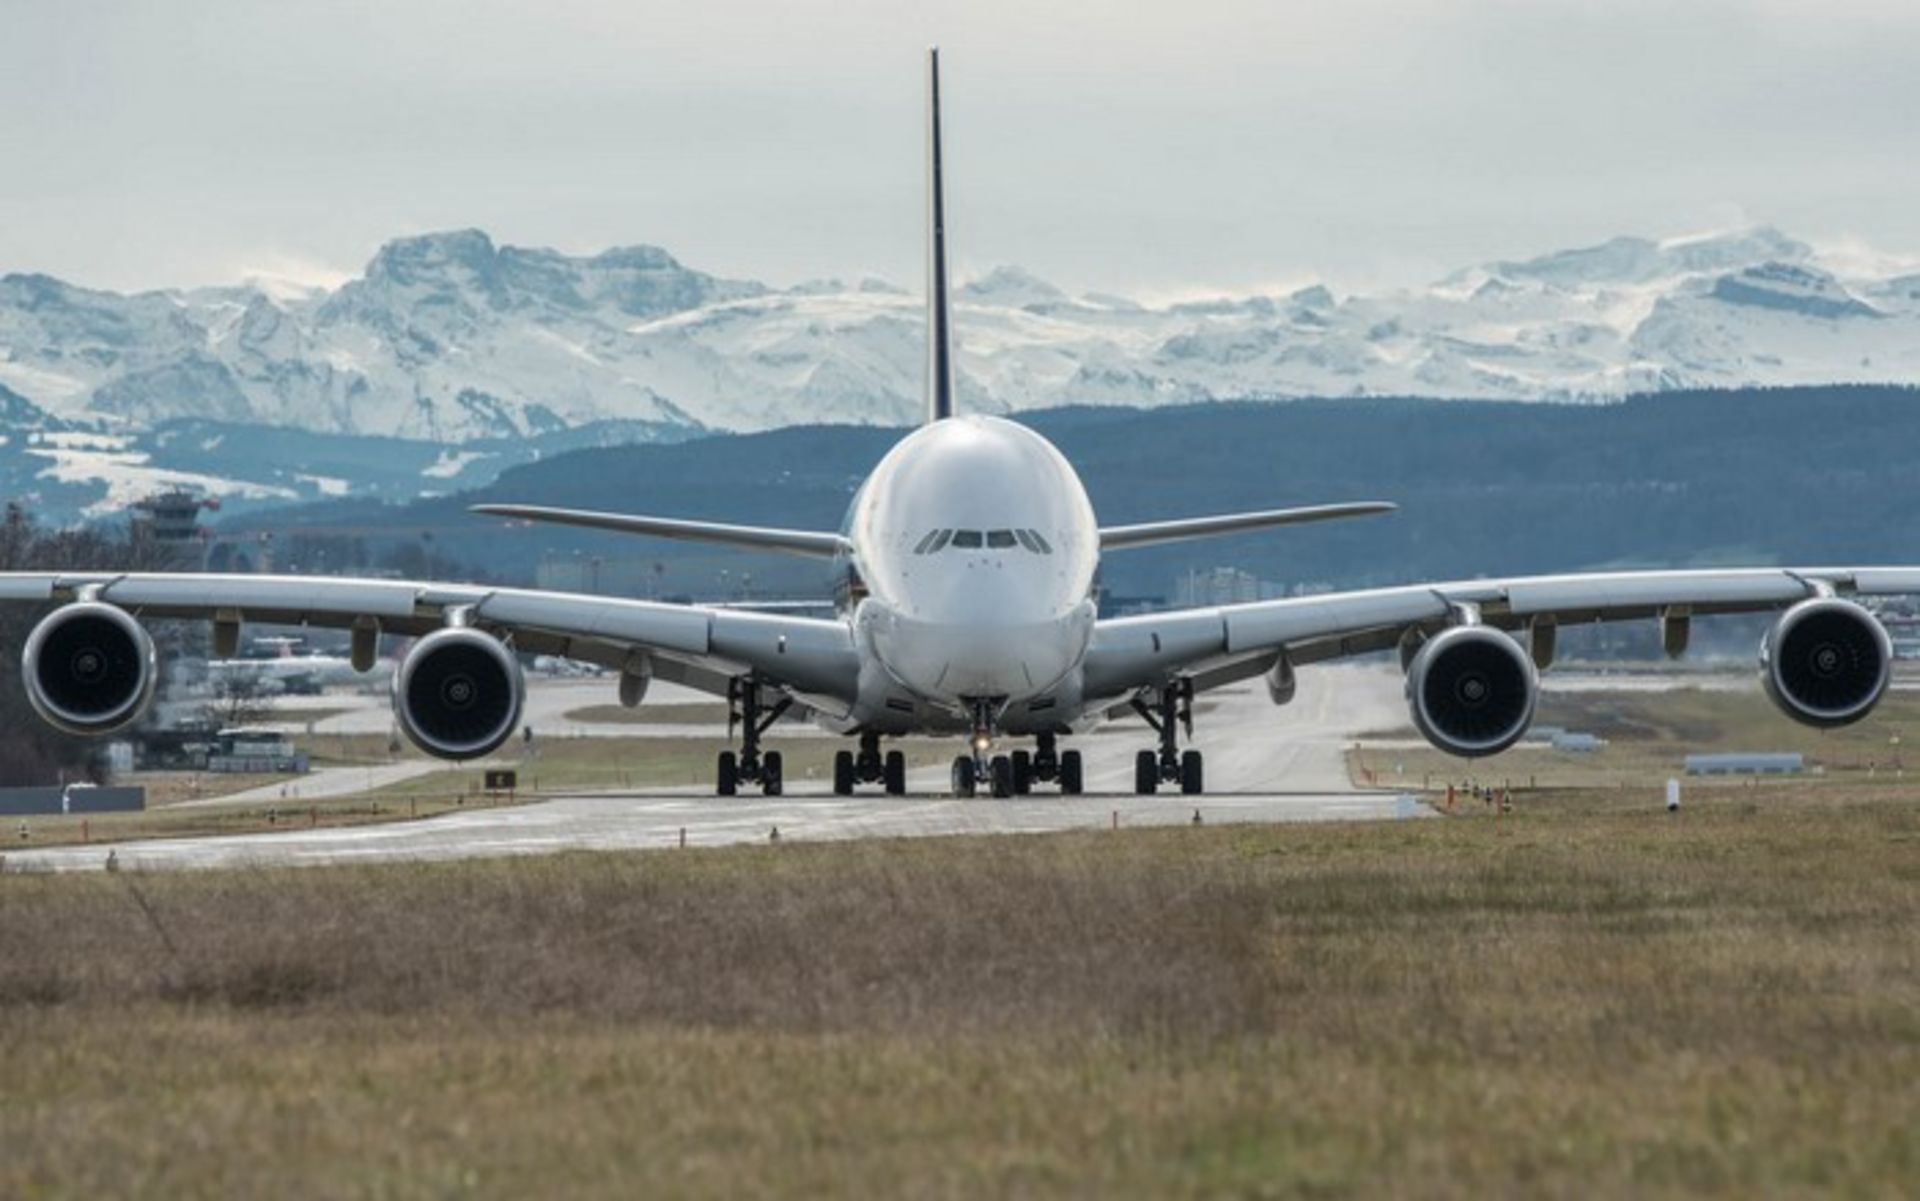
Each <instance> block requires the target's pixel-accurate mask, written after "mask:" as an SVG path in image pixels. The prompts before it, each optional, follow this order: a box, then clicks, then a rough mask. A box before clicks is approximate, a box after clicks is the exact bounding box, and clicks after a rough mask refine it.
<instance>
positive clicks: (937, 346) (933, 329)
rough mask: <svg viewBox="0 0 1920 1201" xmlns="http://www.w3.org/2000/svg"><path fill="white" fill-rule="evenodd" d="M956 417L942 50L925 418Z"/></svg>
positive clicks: (932, 175)
mask: <svg viewBox="0 0 1920 1201" xmlns="http://www.w3.org/2000/svg"><path fill="white" fill-rule="evenodd" d="M951 416H953V319H952V313H951V309H950V307H949V305H948V303H947V193H946V184H945V182H944V179H943V177H942V163H941V158H940V48H939V47H938V46H935V47H933V48H932V49H930V50H928V51H927V420H928V421H929V422H933V421H939V420H941V419H942V418H945V417H951Z"/></svg>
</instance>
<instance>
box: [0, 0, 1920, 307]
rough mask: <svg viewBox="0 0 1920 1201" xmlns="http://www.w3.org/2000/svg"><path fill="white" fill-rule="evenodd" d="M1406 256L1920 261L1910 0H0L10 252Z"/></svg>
mask: <svg viewBox="0 0 1920 1201" xmlns="http://www.w3.org/2000/svg"><path fill="white" fill-rule="evenodd" d="M936 41H937V42H939V43H940V44H941V45H942V47H943V49H944V60H945V83H946V94H947V123H948V143H949V145H948V157H949V162H950V168H949V184H948V186H949V193H950V194H949V204H950V208H951V209H952V218H953V237H954V239H955V245H954V254H955V258H956V269H957V271H958V273H959V274H961V275H962V276H965V275H967V274H977V273H979V272H981V271H983V270H985V269H986V268H987V267H989V266H991V265H993V264H997V263H1009V262H1012V263H1019V264H1022V265H1024V266H1026V267H1028V268H1029V269H1031V270H1033V271H1035V272H1036V273H1038V274H1041V275H1043V276H1046V277H1048V278H1051V279H1053V280H1055V281H1056V282H1058V283H1060V284H1062V285H1063V286H1066V287H1068V288H1070V289H1075V290H1088V289H1099V290H1114V291H1122V292H1128V293H1133V294H1140V295H1149V296H1167V295H1173V294H1180V293H1189V292H1195V291H1203V292H1204V291H1212V290H1235V291H1245V290H1249V289H1256V288H1263V287H1277V286H1290V285H1294V284H1299V283H1304V282H1307V281H1310V280H1315V279H1324V280H1327V281H1330V282H1332V283H1333V284H1334V285H1335V286H1336V287H1345V288H1353V287H1363V286H1366V287H1371V286H1379V285H1382V284H1391V283H1401V282H1406V283H1417V282H1421V281H1424V280H1426V279H1428V278H1431V277H1434V276H1437V275H1439V274H1441V273H1443V272H1445V271H1446V270H1449V269H1451V268H1454V267H1457V266H1461V265H1464V264H1467V263H1471V262H1476V261H1480V260H1483V259H1488V258H1494V257H1518V256H1523V255H1527V254H1532V253H1537V252H1540V251H1544V250H1550V249H1557V248H1560V247H1564V246H1569V245H1576V244H1583V243H1588V242H1593V241H1598V240H1601V239H1603V238H1605V237H1608V236H1610V235H1613V234H1616V233H1640V234H1647V235H1653V236H1660V235H1668V234H1678V233H1685V232H1692V231H1700V230H1706V229H1711V228H1724V227H1728V226H1732V225H1737V224H1744V223H1750V222H1768V223H1772V224H1776V225H1778V226H1780V227H1782V228H1783V229H1785V230H1787V231H1788V232H1790V233H1793V234H1795V235H1797V236H1800V237H1803V238H1807V239H1810V240H1814V241H1817V242H1850V243H1863V244H1869V245H1872V246H1875V247H1878V248H1879V249H1881V250H1885V251H1889V252H1893V253H1896V254H1900V255H1909V254H1914V253H1916V252H1920V153H1916V151H1920V135H1917V132H1916V131H1917V130H1920V3H1912V2H1911V0H1897V2H1896V0H1822V2H1818V3H1816V2H1813V0H1805V2H1799V0H1795V2H1787V0H1606V2H1604V3H1598V2H1592V0H1427V2H1424V3H1385V2H1375V0H1338V2H1335V0H1316V2H1313V3H1293V2H1287V0H1161V2H1157V3H1135V2H1132V0H1128V2H1123V3H1101V4H1096V3H1086V2H1082V0H965V2H964V3H909V2H906V0H834V2H832V3H816V2H812V0H736V2H728V0H695V2H688V3H658V2H652V0H621V2H612V0H541V2H539V3H530V2H525V0H522V2H519V3H501V2H495V0H377V2H368V3H361V2H358V0H346V2H325V0H309V2H304V3H283V2H279V0H178V2H147V3H133V2H109V0H0V172H4V176H3V177H0V178H3V179H4V183H0V271H24V270H33V271H46V272H51V273H54V274H57V275H61V276H63V277H66V278H69V279H72V280H75V281H77V282H83V283H90V284H95V285H100V286H110V287H119V288H133V287H145V286H163V285H174V284H193V283H209V282H223V281H228V280H232V279H235V278H237V277H239V276H241V275H243V274H246V273H248V272H271V273H277V274H291V275H298V276H305V277H311V278H316V279H320V278H326V277H328V276H329V275H334V276H337V275H339V274H342V273H357V272H358V271H359V269H360V268H361V266H362V265H363V264H364V263H365V261H366V259H367V258H368V257H369V256H370V255H371V254H372V252H373V251H374V250H375V249H376V248H377V247H378V245H379V244H380V243H381V242H382V241H384V240H386V239H387V238H390V237H392V236H395V235H397V234H402V233H409V232H419V231H423V230H429V229H439V228H449V227H459V226H479V227H481V228H484V229H486V230H488V231H489V232H490V233H492V234H493V235H494V237H495V238H496V239H498V240H500V241H504V242H512V243H517V244H527V245H549V246H556V247H559V248H561V249H564V250H569V251H580V252H585V251H594V250H599V249H602V248H604V247H606V246H609V245H615V244H625V243H634V242H651V243H656V244H659V245H662V246H665V247H667V248H668V249H669V250H671V251H673V252H674V253H675V254H676V255H678V256H679V257H680V258H681V259H683V260H684V261H686V262H688V263H690V264H692V265H695V266H698V267H701V268H703V269H706V270H710V271H715V272H719V273H722V274H727V275H738V276H752V277H756V278H761V279H766V280H769V281H771V282H775V283H792V282H797V281H799V280H802V279H806V278H810V277H817V276H825V275H839V276H855V275H859V274H863V273H875V274H880V275H885V276H887V277H889V278H892V279H894V280H896V281H898V282H900V283H903V284H907V285H910V286H914V287H917V286H918V285H919V282H920V278H921V272H922V267H921V255H922V249H921V212H922V207H923V196H922V190H921V189H922V181H921V170H922V167H921V163H922V147H921V136H922V133H921V122H922V113H921V103H922V86H923V84H922V79H921V71H922V59H921V56H922V53H923V51H924V48H925V47H926V46H927V45H928V44H929V43H932V42H936Z"/></svg>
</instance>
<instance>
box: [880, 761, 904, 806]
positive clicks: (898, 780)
mask: <svg viewBox="0 0 1920 1201" xmlns="http://www.w3.org/2000/svg"><path fill="white" fill-rule="evenodd" d="M881 774H882V775H883V776H884V777H885V780H886V786H887V795H888V796H905V795H907V757H906V755H904V754H903V753H901V752H900V751H888V752H887V765H886V766H885V767H884V768H882V769H881Z"/></svg>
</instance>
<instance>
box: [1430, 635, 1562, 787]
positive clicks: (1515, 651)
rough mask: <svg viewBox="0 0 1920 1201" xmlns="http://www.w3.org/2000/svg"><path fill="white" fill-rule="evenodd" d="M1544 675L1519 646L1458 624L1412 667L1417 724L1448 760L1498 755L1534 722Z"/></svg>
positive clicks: (1503, 637)
mask: <svg viewBox="0 0 1920 1201" xmlns="http://www.w3.org/2000/svg"><path fill="white" fill-rule="evenodd" d="M1539 697H1540V673H1539V672H1538V671H1537V670H1536V669H1535V668H1534V666H1533V660H1532V658H1531V657H1529V656H1528V654H1527V652H1526V651H1525V650H1523V649H1522V648H1521V646H1520V644H1519V643H1517V642H1515V641H1514V640H1513V639H1511V638H1509V637H1507V636H1506V635H1505V634H1503V633H1501V632H1500V631H1498V630H1493V629H1488V628H1487V627H1486V626H1478V625H1468V626H1454V627H1452V628H1451V629H1446V630H1442V631H1441V632H1440V633H1438V634H1435V635H1434V636H1433V637H1431V638H1429V639H1427V640H1426V642H1425V643H1423V644H1422V645H1421V647H1420V649H1419V650H1417V651H1415V652H1414V653H1413V655H1412V656H1411V658H1410V659H1409V660H1408V663H1407V707H1408V708H1409V709H1411V710H1412V711H1413V724H1414V725H1415V726H1417V727H1419V729H1420V733H1421V734H1422V735H1423V736H1424V737H1425V738H1426V740H1427V741H1428V742H1431V743H1432V744H1433V745H1434V746H1437V747H1439V748H1440V749H1441V750H1443V751H1446V752H1447V753H1448V754H1450V755H1461V756H1465V757H1468V758H1476V757H1478V756H1481V755H1497V754H1499V753H1500V752H1501V751H1504V750H1506V749H1507V748H1508V747H1510V746H1512V745H1513V744H1514V743H1516V742H1518V741H1519V740H1520V736H1521V735H1522V734H1525V733H1526V732H1527V727H1528V726H1530V725H1532V724H1533V709H1534V705H1535V703H1536V702H1537V701H1538V700H1539Z"/></svg>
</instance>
